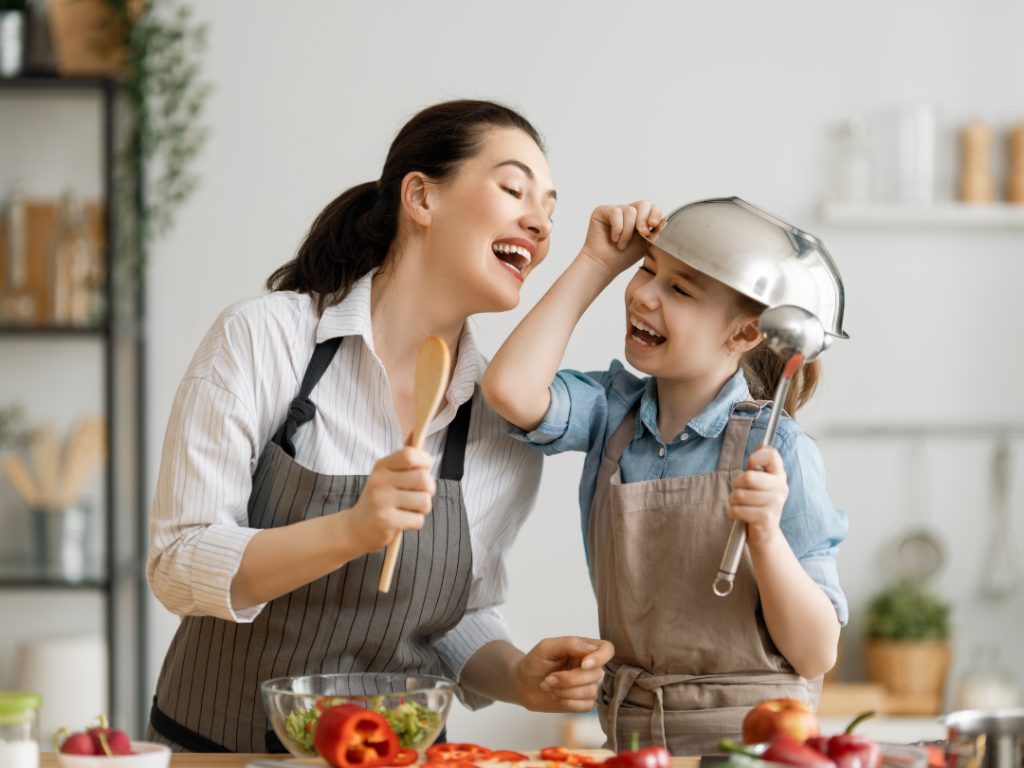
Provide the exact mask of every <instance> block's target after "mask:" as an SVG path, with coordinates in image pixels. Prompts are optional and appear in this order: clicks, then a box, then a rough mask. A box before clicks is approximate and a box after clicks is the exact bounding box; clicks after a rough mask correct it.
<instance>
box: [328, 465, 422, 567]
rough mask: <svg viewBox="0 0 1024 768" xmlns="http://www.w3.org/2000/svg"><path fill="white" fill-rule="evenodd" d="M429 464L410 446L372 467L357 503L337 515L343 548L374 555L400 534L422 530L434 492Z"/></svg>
mask: <svg viewBox="0 0 1024 768" xmlns="http://www.w3.org/2000/svg"><path fill="white" fill-rule="evenodd" d="M432 464H433V459H432V458H431V456H430V454H429V453H427V452H426V451H421V450H420V449H418V448H410V447H405V448H402V449H400V450H397V451H395V452H394V453H392V454H391V455H390V456H385V457H384V458H383V459H381V460H380V461H378V462H377V463H376V464H374V465H373V471H372V472H371V473H370V476H369V477H368V478H367V480H366V486H365V487H364V488H363V492H362V494H361V495H360V496H359V501H357V502H356V504H355V506H354V507H352V508H351V509H347V510H344V511H342V512H339V513H338V515H337V518H338V521H339V522H340V523H341V526H342V530H341V532H340V534H341V536H342V541H344V542H345V544H346V546H347V547H349V548H351V547H354V548H356V549H358V550H360V551H362V552H363V553H367V552H376V551H377V550H378V549H381V548H383V547H386V546H387V545H388V544H390V543H391V540H392V539H393V538H395V534H396V533H398V532H399V531H415V530H419V529H420V528H422V527H423V523H424V521H425V520H426V515H428V514H430V510H431V507H432V506H433V503H434V494H435V493H436V492H437V483H436V482H435V480H434V478H433V477H431V475H430V467H431V466H432Z"/></svg>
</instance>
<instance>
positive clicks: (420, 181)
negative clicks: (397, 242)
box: [402, 171, 433, 227]
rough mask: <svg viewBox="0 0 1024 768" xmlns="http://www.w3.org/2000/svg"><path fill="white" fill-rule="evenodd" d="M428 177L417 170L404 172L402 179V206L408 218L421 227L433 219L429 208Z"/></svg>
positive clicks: (430, 188) (426, 225) (427, 224)
mask: <svg viewBox="0 0 1024 768" xmlns="http://www.w3.org/2000/svg"><path fill="white" fill-rule="evenodd" d="M432 189H433V185H432V184H431V183H430V179H429V178H428V177H427V176H426V175H425V174H423V173H420V172H419V171H413V172H411V173H407V174H405V178H404V179H402V208H403V209H404V210H405V213H406V215H407V216H408V217H409V219H410V220H411V221H412V222H414V223H416V224H419V225H420V226H421V227H429V226H430V224H431V222H432V221H433V215H432V212H431V209H430V203H431V200H430V192H431V190H432Z"/></svg>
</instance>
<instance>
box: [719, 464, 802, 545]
mask: <svg viewBox="0 0 1024 768" xmlns="http://www.w3.org/2000/svg"><path fill="white" fill-rule="evenodd" d="M753 467H759V468H760V467H764V470H763V471H762V470H761V469H753ZM788 496H789V485H788V484H787V483H786V469H785V467H784V466H783V463H782V456H781V454H779V452H778V451H777V450H775V449H774V448H758V449H757V450H756V451H754V452H753V453H752V454H750V458H749V459H747V471H746V472H743V473H742V474H740V475H737V476H736V479H735V480H733V481H732V493H730V494H729V507H728V509H727V510H726V514H727V515H728V516H729V517H731V518H732V519H733V520H742V521H743V522H745V523H746V524H747V544H748V545H749V546H750V548H751V549H756V548H757V547H759V546H763V545H765V544H767V543H768V542H770V541H771V540H772V539H774V538H775V536H777V535H779V534H780V533H782V529H780V528H779V520H781V519H782V507H783V505H784V504H785V503H786V498H787V497H788Z"/></svg>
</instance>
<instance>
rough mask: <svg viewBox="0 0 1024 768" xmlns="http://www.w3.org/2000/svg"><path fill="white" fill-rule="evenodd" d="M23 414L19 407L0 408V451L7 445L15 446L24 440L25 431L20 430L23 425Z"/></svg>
mask: <svg viewBox="0 0 1024 768" xmlns="http://www.w3.org/2000/svg"><path fill="white" fill-rule="evenodd" d="M24 418H25V415H24V412H23V411H22V409H21V406H20V405H8V406H6V407H4V408H0V449H2V448H4V447H5V446H6V445H7V444H8V443H10V444H12V445H16V444H18V443H20V442H22V441H23V440H24V438H25V431H24V430H23V429H22V424H23V423H24Z"/></svg>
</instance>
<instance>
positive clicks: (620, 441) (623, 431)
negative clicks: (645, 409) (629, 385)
mask: <svg viewBox="0 0 1024 768" xmlns="http://www.w3.org/2000/svg"><path fill="white" fill-rule="evenodd" d="M638 413H640V401H639V400H637V401H636V405H634V406H633V407H632V408H631V409H630V411H629V413H627V414H626V415H625V417H624V418H623V419H622V423H621V424H619V428H618V429H616V430H615V432H613V433H612V436H611V438H610V439H609V440H608V446H607V447H606V448H605V450H604V455H605V457H606V458H608V459H611V460H612V461H614V462H615V463H616V464H618V463H619V459H621V458H622V454H623V452H624V451H625V450H626V446H627V445H629V444H630V443H631V442H633V438H634V437H635V436H636V416H637V414H638Z"/></svg>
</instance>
